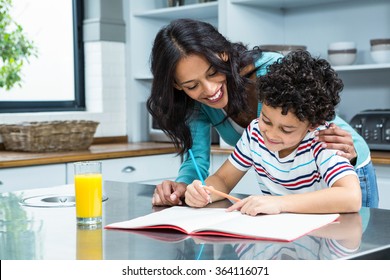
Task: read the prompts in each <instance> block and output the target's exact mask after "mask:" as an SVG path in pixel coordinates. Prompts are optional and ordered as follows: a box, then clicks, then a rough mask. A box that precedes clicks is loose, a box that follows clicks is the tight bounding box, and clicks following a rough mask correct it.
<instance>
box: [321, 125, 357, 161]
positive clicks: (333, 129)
mask: <svg viewBox="0 0 390 280" xmlns="http://www.w3.org/2000/svg"><path fill="white" fill-rule="evenodd" d="M316 135H317V137H318V140H319V141H321V142H324V144H323V145H322V147H324V148H328V149H334V150H338V152H337V154H338V155H339V156H342V157H345V158H347V159H348V160H349V161H352V160H353V159H356V157H357V154H356V151H355V147H354V145H353V139H352V136H351V134H350V133H349V132H347V131H345V130H343V129H341V128H340V127H338V126H337V125H335V124H334V123H332V124H330V126H329V128H328V129H324V130H320V131H316Z"/></svg>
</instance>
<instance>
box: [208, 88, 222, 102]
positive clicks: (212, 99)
mask: <svg viewBox="0 0 390 280" xmlns="http://www.w3.org/2000/svg"><path fill="white" fill-rule="evenodd" d="M221 95H222V90H221V89H220V90H219V91H217V93H216V94H214V95H213V96H211V97H209V98H207V99H208V100H210V101H215V100H217V99H218V98H220V97H221Z"/></svg>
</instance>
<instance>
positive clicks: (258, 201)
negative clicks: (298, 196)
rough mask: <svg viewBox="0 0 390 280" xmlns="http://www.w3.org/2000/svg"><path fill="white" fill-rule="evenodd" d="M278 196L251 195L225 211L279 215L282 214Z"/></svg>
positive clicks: (252, 214)
mask: <svg viewBox="0 0 390 280" xmlns="http://www.w3.org/2000/svg"><path fill="white" fill-rule="evenodd" d="M280 198H281V197H278V196H268V195H267V196H264V195H252V196H249V197H247V198H245V199H243V200H241V201H238V202H236V203H234V204H233V205H232V206H230V207H229V208H228V209H227V211H229V212H230V211H234V210H239V211H241V213H243V214H247V215H251V216H256V215H257V214H279V213H281V212H282V200H281V199H280Z"/></svg>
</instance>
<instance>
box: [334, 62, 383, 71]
mask: <svg viewBox="0 0 390 280" xmlns="http://www.w3.org/2000/svg"><path fill="white" fill-rule="evenodd" d="M333 69H334V70H336V71H360V70H384V69H389V70H390V63H382V64H359V65H345V66H334V67H333Z"/></svg>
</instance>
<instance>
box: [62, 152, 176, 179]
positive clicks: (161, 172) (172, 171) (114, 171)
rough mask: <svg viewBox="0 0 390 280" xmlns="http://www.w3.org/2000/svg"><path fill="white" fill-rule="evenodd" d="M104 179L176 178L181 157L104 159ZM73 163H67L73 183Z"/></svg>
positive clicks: (169, 155) (68, 172)
mask: <svg viewBox="0 0 390 280" xmlns="http://www.w3.org/2000/svg"><path fill="white" fill-rule="evenodd" d="M101 162H102V172H103V180H105V181H119V182H139V181H149V180H157V179H166V178H176V176H177V172H178V171H179V167H180V164H181V159H180V157H179V156H176V154H164V155H152V156H142V157H129V158H119V159H107V160H102V161H101ZM73 172H74V169H73V163H68V164H67V180H68V181H67V182H68V184H72V183H73V178H74V176H73Z"/></svg>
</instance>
